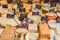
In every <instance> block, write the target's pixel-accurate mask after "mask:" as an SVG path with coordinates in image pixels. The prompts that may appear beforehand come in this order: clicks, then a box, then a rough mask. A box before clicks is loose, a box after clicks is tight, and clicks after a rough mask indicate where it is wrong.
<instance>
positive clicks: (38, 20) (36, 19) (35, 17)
mask: <svg viewBox="0 0 60 40" xmlns="http://www.w3.org/2000/svg"><path fill="white" fill-rule="evenodd" d="M28 17H29V18H31V19H32V20H33V21H34V23H36V24H38V23H39V22H40V19H41V17H40V16H33V15H32V16H31V14H30V15H28Z"/></svg>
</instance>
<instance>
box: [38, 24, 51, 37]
mask: <svg viewBox="0 0 60 40" xmlns="http://www.w3.org/2000/svg"><path fill="white" fill-rule="evenodd" d="M39 32H40V37H43V38H44V37H45V38H50V31H49V27H48V25H47V24H39Z"/></svg>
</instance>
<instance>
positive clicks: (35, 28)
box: [28, 24, 38, 32]
mask: <svg viewBox="0 0 60 40" xmlns="http://www.w3.org/2000/svg"><path fill="white" fill-rule="evenodd" d="M28 30H29V32H37V31H38V26H37V24H29V26H28Z"/></svg>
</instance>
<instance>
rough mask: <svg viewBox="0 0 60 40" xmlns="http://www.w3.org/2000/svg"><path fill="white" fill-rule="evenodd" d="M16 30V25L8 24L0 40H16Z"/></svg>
mask: <svg viewBox="0 0 60 40" xmlns="http://www.w3.org/2000/svg"><path fill="white" fill-rule="evenodd" d="M14 31H15V27H10V26H6V28H5V29H4V31H3V33H2V35H1V37H0V40H14V39H13V37H14Z"/></svg>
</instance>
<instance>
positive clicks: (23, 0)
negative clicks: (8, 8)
mask: <svg viewBox="0 0 60 40" xmlns="http://www.w3.org/2000/svg"><path fill="white" fill-rule="evenodd" d="M20 1H21V2H23V3H25V2H28V0H20Z"/></svg>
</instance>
